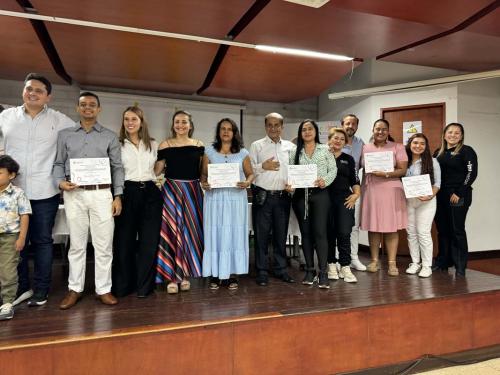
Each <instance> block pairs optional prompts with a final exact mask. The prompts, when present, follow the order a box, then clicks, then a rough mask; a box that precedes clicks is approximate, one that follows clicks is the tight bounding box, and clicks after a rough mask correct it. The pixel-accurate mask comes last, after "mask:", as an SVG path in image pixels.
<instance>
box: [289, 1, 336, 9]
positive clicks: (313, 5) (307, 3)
mask: <svg viewBox="0 0 500 375" xmlns="http://www.w3.org/2000/svg"><path fill="white" fill-rule="evenodd" d="M285 1H288V2H289V3H295V4H300V5H304V6H306V7H311V8H321V7H322V6H323V5H325V4H326V3H328V2H329V1H330V0H285Z"/></svg>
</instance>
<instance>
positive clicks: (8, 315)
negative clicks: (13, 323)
mask: <svg viewBox="0 0 500 375" xmlns="http://www.w3.org/2000/svg"><path fill="white" fill-rule="evenodd" d="M13 317H14V307H13V306H12V303H4V304H3V305H2V306H0V320H7V319H12V318H13Z"/></svg>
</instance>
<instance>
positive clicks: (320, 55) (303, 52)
mask: <svg viewBox="0 0 500 375" xmlns="http://www.w3.org/2000/svg"><path fill="white" fill-rule="evenodd" d="M255 49H257V50H259V51H266V52H273V53H282V54H285V55H294V56H303V57H314V58H318V59H327V60H338V61H351V60H353V57H348V56H342V55H335V54H333V53H323V52H315V51H307V50H305V49H295V48H283V47H273V46H265V45H260V44H258V45H256V46H255Z"/></svg>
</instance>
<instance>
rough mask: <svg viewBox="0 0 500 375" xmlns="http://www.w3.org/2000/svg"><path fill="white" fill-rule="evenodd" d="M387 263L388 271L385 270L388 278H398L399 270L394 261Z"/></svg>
mask: <svg viewBox="0 0 500 375" xmlns="http://www.w3.org/2000/svg"><path fill="white" fill-rule="evenodd" d="M388 263H389V269H388V270H387V274H388V275H389V276H398V275H399V270H398V267H397V265H396V261H395V260H390V261H388Z"/></svg>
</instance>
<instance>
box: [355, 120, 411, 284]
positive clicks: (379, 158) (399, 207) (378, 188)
mask: <svg viewBox="0 0 500 375" xmlns="http://www.w3.org/2000/svg"><path fill="white" fill-rule="evenodd" d="M372 131H373V137H372V139H373V140H372V142H371V143H368V144H366V145H364V146H363V152H362V155H361V166H362V167H363V168H364V173H365V177H364V179H363V184H362V187H361V197H362V198H361V225H360V227H361V229H362V230H366V231H368V241H369V245H370V254H371V263H370V264H369V265H368V266H367V268H366V269H367V271H369V272H377V271H378V270H379V268H380V264H379V252H380V246H381V244H382V240H383V241H384V245H385V248H386V250H387V257H388V271H387V273H388V274H389V275H390V276H397V275H398V274H399V271H398V268H397V265H396V254H397V251H398V242H399V236H398V230H400V229H404V228H406V226H407V221H408V218H407V213H406V197H405V194H404V191H403V186H402V184H401V180H400V177H402V176H404V175H405V174H406V168H407V166H408V156H407V155H406V151H405V148H404V146H403V145H402V144H399V143H395V142H393V141H392V138H391V136H390V135H389V122H388V121H387V120H384V119H379V120H377V121H375V123H374V124H373V130H372Z"/></svg>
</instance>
